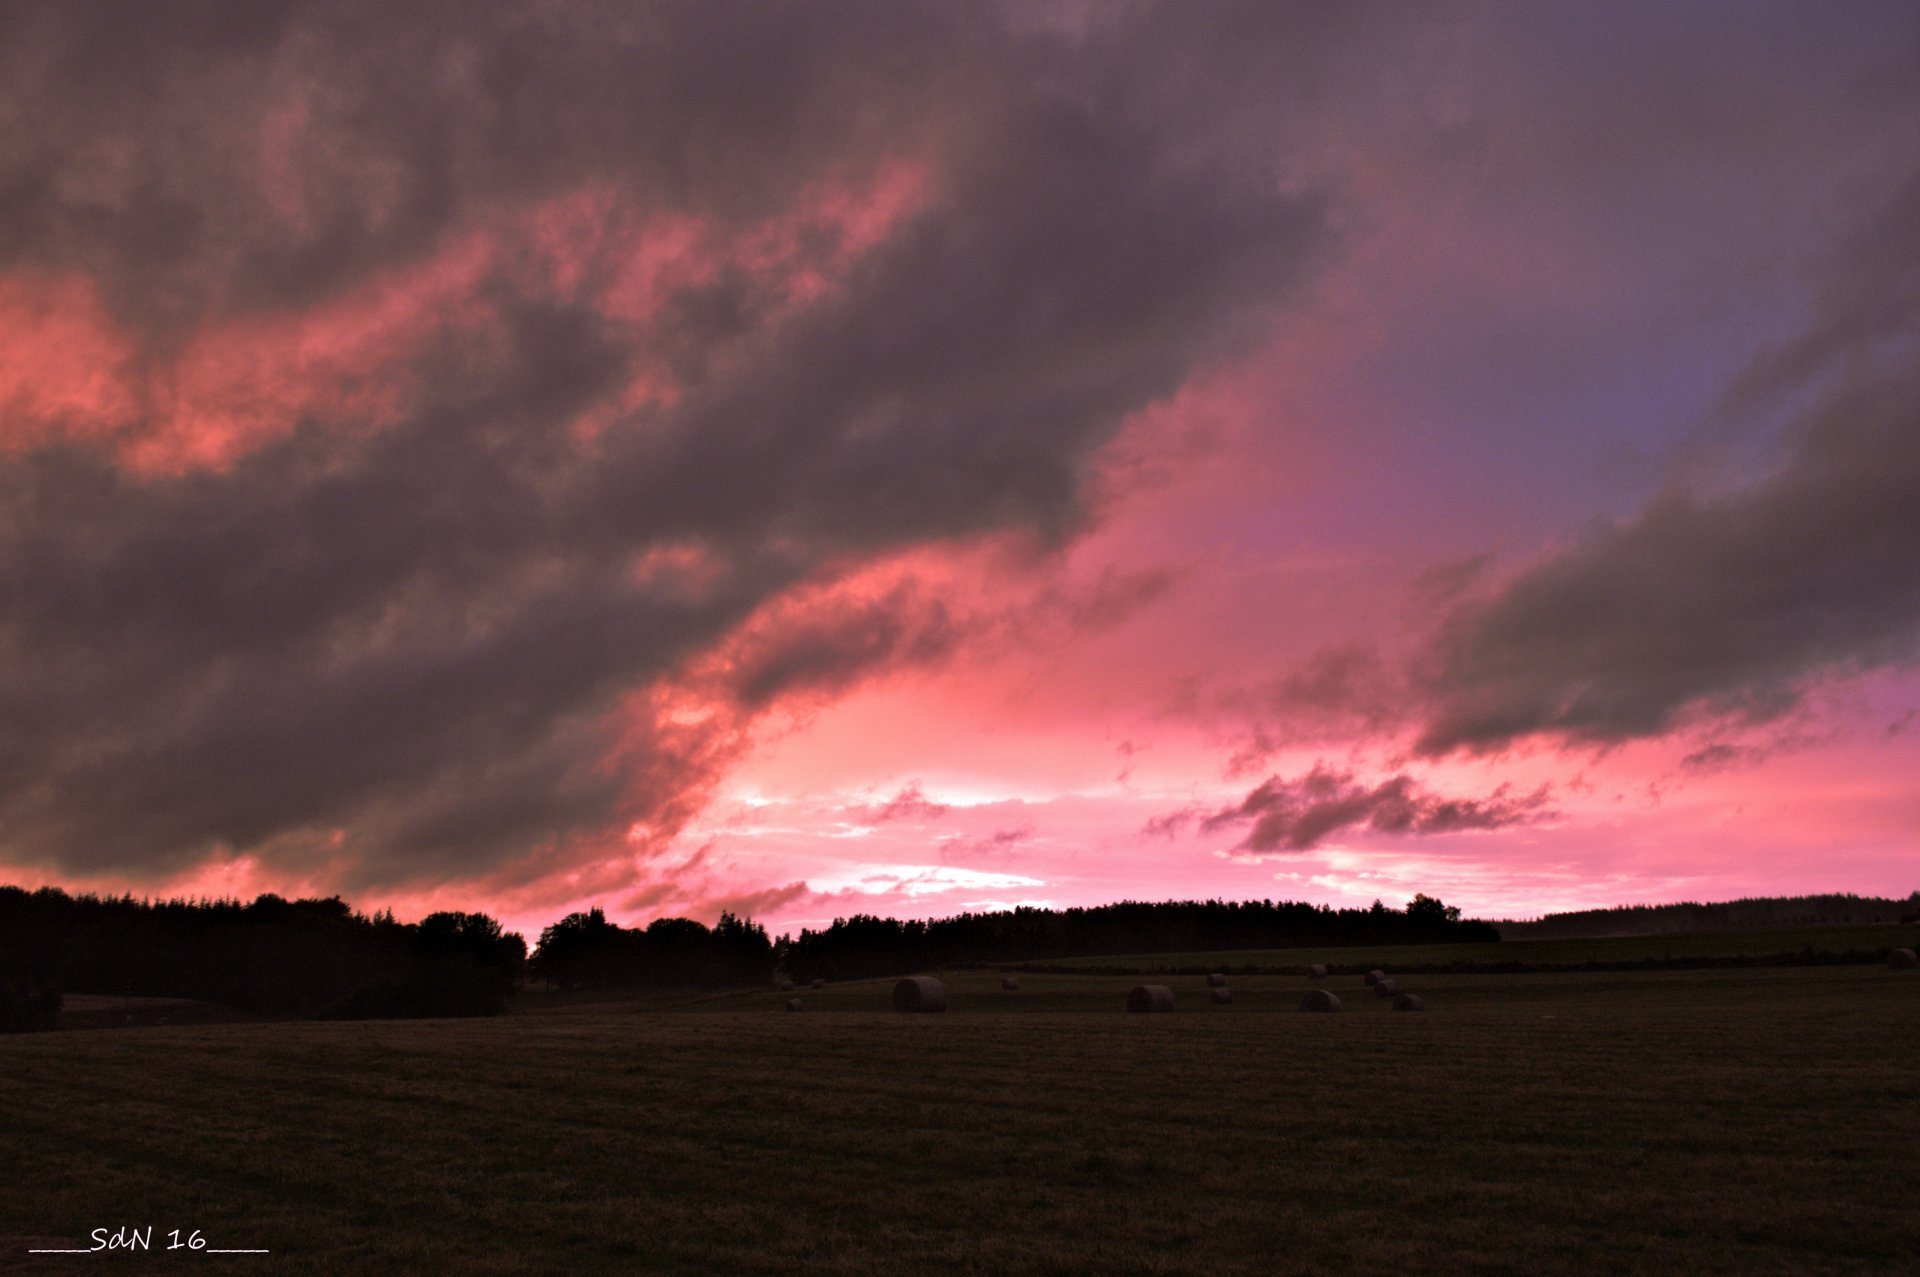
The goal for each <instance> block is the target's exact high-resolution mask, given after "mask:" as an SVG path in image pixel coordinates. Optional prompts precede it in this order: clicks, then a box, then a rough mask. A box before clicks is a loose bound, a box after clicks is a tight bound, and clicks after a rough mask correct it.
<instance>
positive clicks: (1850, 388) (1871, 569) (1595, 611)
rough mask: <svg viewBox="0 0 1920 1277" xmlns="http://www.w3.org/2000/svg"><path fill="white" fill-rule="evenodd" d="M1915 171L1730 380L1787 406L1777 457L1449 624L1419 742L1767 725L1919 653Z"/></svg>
mask: <svg viewBox="0 0 1920 1277" xmlns="http://www.w3.org/2000/svg"><path fill="white" fill-rule="evenodd" d="M1916 243H1920V182H1916V183H1914V184H1912V185H1910V186H1909V187H1908V189H1907V191H1906V193H1905V194H1904V195H1903V196H1902V198H1901V199H1900V200H1898V201H1897V202H1896V203H1895V205H1894V206H1893V207H1892V208H1891V209H1890V210H1889V211H1888V212H1887V213H1886V214H1884V215H1882V216H1878V217H1876V218H1875V219H1874V220H1873V221H1872V222H1871V223H1870V224H1869V226H1868V227H1867V228H1866V229H1865V230H1864V231H1863V232H1862V233H1861V234H1860V235H1859V236H1858V237H1857V238H1856V240H1855V241H1854V242H1853V244H1852V245H1851V247H1850V248H1849V249H1848V250H1847V251H1846V252H1845V253H1844V254H1843V255H1842V256H1841V258H1840V259H1839V261H1838V262H1837V263H1836V266H1835V269H1834V270H1833V273H1832V282H1831V285H1830V287H1829V290H1828V292H1827V294H1826V296H1825V298H1824V304H1823V306H1822V310H1821V314H1820V315H1819V317H1818V318H1817V320H1816V321H1815V323H1814V324H1812V325H1811V326H1810V327H1809V329H1808V330H1807V332H1806V333H1805V335H1804V336H1803V337H1801V338H1800V339H1799V340H1797V341H1795V342H1792V343H1789V344H1787V345H1785V346H1783V347H1781V348H1779V349H1777V350H1773V351H1769V352H1767V353H1766V354H1765V355H1763V356H1762V357H1761V358H1760V359H1759V360H1758V361H1756V363H1755V364H1754V366H1753V368H1752V369H1751V370H1750V372H1749V374H1748V375H1747V376H1746V377H1745V378H1743V379H1742V381H1741V383H1740V385H1739V386H1737V387H1736V388H1735V390H1734V392H1733V394H1732V396H1731V400H1732V401H1733V402H1736V403H1737V404H1738V405H1739V406H1741V407H1742V408H1743V409H1744V410H1746V411H1749V412H1759V411H1765V410H1767V409H1769V408H1771V407H1773V406H1774V405H1775V404H1784V406H1785V407H1786V408H1787V409H1788V410H1790V411H1792V412H1793V413H1794V414H1795V425H1794V427H1793V430H1792V433H1791V435H1790V436H1789V444H1788V449H1787V453H1786V456H1785V459H1784V460H1783V461H1781V462H1780V463H1779V464H1778V465H1777V467H1776V468H1774V469H1773V470H1772V472H1771V473H1769V474H1767V475H1766V476H1764V477H1762V478H1760V479H1758V480H1757V481H1754V482H1751V483H1747V484H1744V485H1739V486H1734V487H1732V488H1730V489H1724V490H1715V489H1705V488H1702V487H1701V486H1699V485H1698V484H1697V483H1684V482H1680V481H1676V482H1674V483H1673V484H1672V485H1670V486H1669V487H1668V488H1667V489H1666V490H1664V491H1663V492H1661V493H1660V494H1659V495H1658V496H1657V497H1656V498H1655V499H1654V500H1653V501H1652V502H1651V503H1650V504H1649V505H1648V506H1647V508H1646V509H1645V510H1643V511H1642V512H1641V513H1640V514H1638V515H1637V516H1635V517H1634V518H1632V519H1630V520H1627V521H1626V522H1624V523H1621V524H1618V525H1616V526H1611V527H1607V528H1604V529H1601V530H1599V531H1596V532H1594V533H1592V534H1590V535H1588V536H1587V537H1585V538H1584V539H1582V540H1580V541H1578V542H1576V543H1575V544H1573V545H1571V546H1569V547H1568V548H1566V549H1565V550H1563V551H1561V552H1559V553H1556V554H1554V555H1551V556H1549V557H1548V558H1546V559H1545V560H1544V561H1542V562H1540V563H1539V564H1537V565H1535V566H1534V567H1532V568H1531V569H1529V570H1527V571H1524V572H1522V573H1521V574H1520V575H1519V576H1517V577H1515V578H1514V579H1512V580H1510V581H1509V582H1507V583H1506V584H1505V585H1504V586H1502V587H1501V588H1500V589H1498V590H1497V591H1495V592H1494V593H1492V594H1491V595H1489V596H1485V597H1482V598H1479V599H1476V600H1474V601H1472V602H1469V603H1467V604H1465V605H1463V606H1461V607H1460V608H1459V609H1458V610H1457V611H1455V612H1454V613H1453V614H1452V615H1451V616H1450V617H1448V619H1447V620H1446V621H1445V622H1444V624H1443V625H1442V626H1441V627H1440V629H1439V631H1438V634H1437V636H1436V638H1435V640H1434V641H1433V643H1432V645H1431V647H1430V648H1429V650H1428V651H1427V652H1426V653H1425V656H1424V659H1423V660H1422V661H1421V662H1420V663H1419V664H1418V665H1417V666H1416V669H1415V672H1414V687H1413V691H1414V695H1415V696H1416V697H1417V699H1418V701H1419V703H1421V704H1423V705H1424V706H1426V707H1427V708H1426V716H1425V721H1424V725H1423V730H1422V731H1421V734H1420V736H1419V739H1418V742H1417V748H1418V749H1419V750H1420V751H1421V752H1422V753H1425V754H1430V755H1433V754H1442V753H1446V752H1448V751H1450V750H1456V749H1466V750H1474V751H1486V750H1496V749H1500V748H1503V747H1505V746H1507V745H1509V744H1511V743H1513V742H1515V741H1517V740H1520V739H1522V738H1525V737H1528V736H1533V735H1547V736H1551V737H1558V738H1560V739H1563V740H1567V741H1571V742H1576V743H1589V744H1599V745H1606V744H1611V743H1616V742H1621V741H1626V740H1631V739H1635V738H1639V737H1651V736H1658V735H1662V734H1664V733H1667V732H1669V731H1672V730H1675V729H1676V728H1678V727H1681V726H1684V725H1686V724H1688V723H1690V722H1694V721H1699V720H1713V721H1724V720H1732V721H1735V722H1741V721H1745V722H1756V721H1766V720H1770V719H1773V718H1776V717H1778V716H1780V715H1781V714H1783V713H1784V712H1786V711H1787V710H1789V709H1792V708H1793V707H1795V706H1796V705H1798V704H1799V703H1800V701H1801V698H1802V697H1803V695H1804V693H1805V692H1806V690H1807V689H1808V688H1809V687H1810V686H1811V685H1813V684H1814V683H1816V682H1818V681H1820V680H1823V679H1830V678H1835V677H1845V676H1848V675H1851V674H1857V673H1860V672H1863V671H1868V670H1873V669H1879V668H1886V667H1890V666H1902V665H1908V664H1911V663H1912V662H1913V661H1914V660H1915V659H1916V657H1920V572H1916V571H1915V561H1916V560H1915V556H1916V552H1920V255H1916V254H1915V253H1914V251H1913V245H1914V244H1916Z"/></svg>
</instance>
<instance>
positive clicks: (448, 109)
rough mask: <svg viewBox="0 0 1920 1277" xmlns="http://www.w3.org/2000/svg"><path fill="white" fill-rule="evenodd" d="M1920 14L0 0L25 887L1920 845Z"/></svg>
mask: <svg viewBox="0 0 1920 1277" xmlns="http://www.w3.org/2000/svg"><path fill="white" fill-rule="evenodd" d="M1917 658H1920V8H1916V6H1914V5H1913V4H1912V3H1910V2H1905V0H1903V2H1900V3H1890V4H1882V5H1875V4H1870V3H1865V2H1864V0H1862V2H1858V3H1852V2H1850V3H1846V4H1838V5H1816V4H1805V3H1781V4H1763V3H1756V2H1752V0H1739V2H1737V3H1727V4H1714V3H1658V4H1644V5H1636V4H1628V3H1606V4H1564V5H1553V4H1532V3H1511V4H1468V5H1448V4H1434V5H1426V4H1422V5H1404V4H1393V5H1384V6H1380V7H1377V8H1376V7H1373V6H1370V5H1365V4H1349V3H1340V4H1334V3H1320V4H1308V5H1297V6H1296V5H1286V4H1280V3H1272V2H1268V0H1259V2H1256V3H1212V2H1209V3H1194V2H1193V0H1177V2H1174V3H1167V4H1152V3H1123V2H1121V0H1115V2H1113V3H1081V2H1062V3H1057V4H1052V5H1049V4H1046V3H1043V2H1042V0H1008V2H1007V3H981V4H965V3H928V4H919V3H902V2H901V0H874V2H872V3H816V4H784V3H774V2H771V0H769V2H764V3H763V2H755V3H742V4H730V3H714V2H712V0H701V2H700V3H687V4H662V5H650V4H643V3H607V2H592V3H589V2H586V0H582V2H580V3H569V2H568V0H551V2H549V3H512V4H497V5H494V4H482V3H476V2H475V0H458V2H457V3H454V2H449V3H444V4H442V3H430V2H426V0H410V2H409V3H406V4H381V3H346V2H341V0H316V2H315V3H293V2H287V3H281V2H278V0H228V2H221V3H216V2H213V0H197V2H192V3H185V2H183V3H169V4H165V5H161V4H133V3H126V4H109V3H100V4H42V3H31V4H11V3H7V4H0V881H10V882H16V883H20V884H23V885H28V886H37V885H41V884H55V885H59V886H63V887H66V888H68V889H71V890H91V891H110V892H115V893H118V892H122V891H131V892H133V893H134V894H136V895H147V894H152V895H177V894H188V895H198V894H223V895H242V896H249V897H250V896H252V895H254V894H256V893H258V892H261V891H275V892H279V893H281V894H283V895H289V896H292V895H314V894H318V895H332V894H336V893H338V894H341V895H344V896H345V897H346V898H347V899H348V900H350V901H352V902H353V903H354V904H355V905H356V906H358V907H360V908H362V909H369V910H370V909H376V908H382V907H392V908H394V909H395V910H396V911H398V912H399V913H400V914H401V915H402V916H403V917H414V916H418V915H419V914H421V913H423V912H425V911H427V910H429V909H434V908H463V909H485V910H487V911H489V912H492V913H494V914H495V915H496V916H499V917H501V918H503V919H505V920H506V921H507V922H508V923H509V925H512V926H515V927H518V928H521V929H524V930H526V931H528V932H529V933H530V935H531V934H533V933H537V932H538V930H539V928H540V927H541V926H542V925H544V924H545V923H548V922H551V921H553V920H554V919H556V918H558V917H560V916H561V915H562V914H564V913H566V912H567V911H569V910H572V909H578V908H585V907H587V906H590V905H599V906H602V907H604V908H605V909H606V910H607V912H608V913H609V915H610V916H612V917H614V918H616V919H618V920H620V921H622V922H645V921H647V920H649V919H651V918H653V917H656V916H665V915H685V916H692V917H696V918H701V919H703V920H707V921H711V920H712V919H713V918H714V917H715V916H717V914H718V913H719V912H720V911H721V910H723V909H731V910H734V911H737V912H745V913H749V914H751V915H752V916H753V917H755V918H756V919H758V920H760V921H763V922H765V923H767V924H768V925H769V927H770V929H772V930H773V931H774V932H775V933H776V934H777V933H779V932H781V931H785V930H791V929H796V928H798V927H800V926H805V925H816V924H819V923H822V922H825V921H828V920H830V919H832V918H833V917H835V916H837V915H846V914H851V913H856V912H868V913H881V914H893V915H895V916H908V915H913V916H930V915H940V914H948V913H954V912H958V911H961V910H969V909H983V908H1000V907H1006V906H1011V905H1014V904H1019V903H1034V904H1050V905H1073V904H1091V903H1100V902H1105V901H1110V900H1115V899H1121V898H1135V899H1165V898H1188V897H1206V896H1220V897H1229V898H1255V897H1265V898H1286V899H1297V900H1311V901H1316V902H1322V903H1330V904H1338V905H1347V904H1356V903H1357V904H1366V903H1367V902H1369V901H1371V900H1373V899H1374V898H1376V897H1378V898H1381V899H1384V900H1385V901H1387V902H1388V903H1389V904H1392V905H1396V906H1397V905H1399V904H1401V903H1403V902H1404V901H1405V900H1406V899H1407V898H1409V897H1410V896H1411V895H1413V894H1414V893H1415V892H1426V893H1428V894H1430V895H1438V896H1441V897H1443V898H1444V899H1445V900H1446V901H1448V902H1449V903H1451V904H1457V905H1460V906H1462V907H1463V908H1464V909H1465V910H1466V911H1467V912H1468V913H1470V914H1475V915H1479V916H1488V917H1524V916H1533V915H1537V914H1539V913H1541V912H1546V911H1551V910H1558V909H1568V908H1581V907H1591V906H1603V905H1610V904H1617V903H1627V902H1640V901H1662V900H1676V899H1727V898H1731V897H1736V896H1741V895H1758V894H1782V893H1799V892H1811V891H1855V892H1861V893H1876V894H1897V895H1903V896H1904V895H1905V894H1907V893H1908V892H1910V891H1913V890H1915V889H1916V888H1920V836H1917V835H1920V781H1917V780H1916V777H1920V668H1917V667H1916V659H1917Z"/></svg>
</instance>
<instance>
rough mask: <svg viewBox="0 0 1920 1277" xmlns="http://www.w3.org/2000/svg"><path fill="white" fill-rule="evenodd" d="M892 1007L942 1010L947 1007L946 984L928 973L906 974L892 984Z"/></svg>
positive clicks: (898, 1008)
mask: <svg viewBox="0 0 1920 1277" xmlns="http://www.w3.org/2000/svg"><path fill="white" fill-rule="evenodd" d="M893 1009H894V1010H896V1011H944V1010H946V1009H947V986H946V985H944V984H942V983H940V982H939V981H938V980H936V979H934V978H933V977H932V976H930V975H915V976H908V977H907V978H906V979H904V980H902V981H901V982H900V983H899V984H896V985H894V986H893Z"/></svg>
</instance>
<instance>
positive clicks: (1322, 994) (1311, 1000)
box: [1300, 989, 1340, 1011]
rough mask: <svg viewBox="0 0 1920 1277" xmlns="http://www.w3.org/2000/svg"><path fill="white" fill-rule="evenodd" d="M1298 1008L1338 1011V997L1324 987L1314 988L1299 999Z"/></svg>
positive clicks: (1303, 1009)
mask: <svg viewBox="0 0 1920 1277" xmlns="http://www.w3.org/2000/svg"><path fill="white" fill-rule="evenodd" d="M1300 1009H1301V1010H1302V1011H1338V1010H1339V1009H1340V999H1339V998H1336V997H1335V996H1333V994H1331V993H1328V992H1327V991H1326V990H1325V989H1315V990H1313V991H1312V992H1310V993H1308V994H1307V996H1306V997H1304V998H1301V999H1300Z"/></svg>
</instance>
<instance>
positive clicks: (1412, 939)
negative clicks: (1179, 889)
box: [776, 895, 1500, 980]
mask: <svg viewBox="0 0 1920 1277" xmlns="http://www.w3.org/2000/svg"><path fill="white" fill-rule="evenodd" d="M1499 938H1500V933H1499V932H1498V931H1496V930H1495V929H1494V928H1493V927H1491V926H1489V925H1488V924H1487V923H1484V922H1474V921H1470V920H1463V919H1462V918H1461V917H1460V911H1459V910H1458V909H1456V908H1454V907H1452V906H1451V905H1448V904H1445V903H1444V902H1442V901H1440V900H1437V899H1434V898H1433V897H1431V896H1426V895H1417V896H1415V897H1414V898H1413V900H1412V901H1411V902H1410V903H1409V904H1408V905H1407V907H1406V908H1405V909H1404V910H1401V909H1389V908H1387V907H1386V906H1385V905H1383V904H1381V903H1380V902H1379V901H1378V900H1376V901H1374V902H1373V905H1372V907H1371V908H1367V909H1335V908H1332V907H1330V906H1327V905H1315V904H1306V903H1303V902H1299V901H1290V900H1281V901H1273V900H1170V901H1161V902H1147V901H1137V900H1123V901H1121V902H1120V903H1118V904H1110V905H1095V906H1090V907H1085V908H1073V909H1035V908H1021V909H1013V910H1009V911H1007V912H1003V913H963V914H959V915H957V916H955V917H951V918H936V919H933V920H931V921H927V922H921V921H917V920H915V921H907V922H901V921H899V920H898V919H895V918H877V917H874V916H872V915H870V914H856V915H855V916H853V917H851V918H836V919H834V921H833V924H832V925H831V926H829V927H826V928H824V929H822V930H819V931H812V930H805V929H803V930H802V931H801V932H800V934H799V935H798V936H797V937H791V938H783V939H782V940H781V941H780V943H779V945H778V946H776V950H777V954H776V956H777V957H778V959H779V963H780V966H781V968H782V969H783V970H784V971H785V972H786V973H787V974H789V975H791V976H792V977H793V978H795V979H796V980H811V979H816V978H819V979H828V980H836V979H854V978H860V977H865V976H881V975H895V974H900V973H903V972H908V971H916V970H923V969H926V968H929V967H941V966H964V965H967V964H970V963H994V962H1022V961H1041V960H1046V959H1050V958H1084V957H1096V956H1099V955H1102V954H1135V953H1183V952H1190V951H1191V952H1200V951H1206V950H1221V949H1286V948H1298V947H1302V946H1313V947H1328V948H1332V947H1338V946H1343V945H1370V944H1458V943H1466V942H1469V941H1495V940H1498V939H1499Z"/></svg>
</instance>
